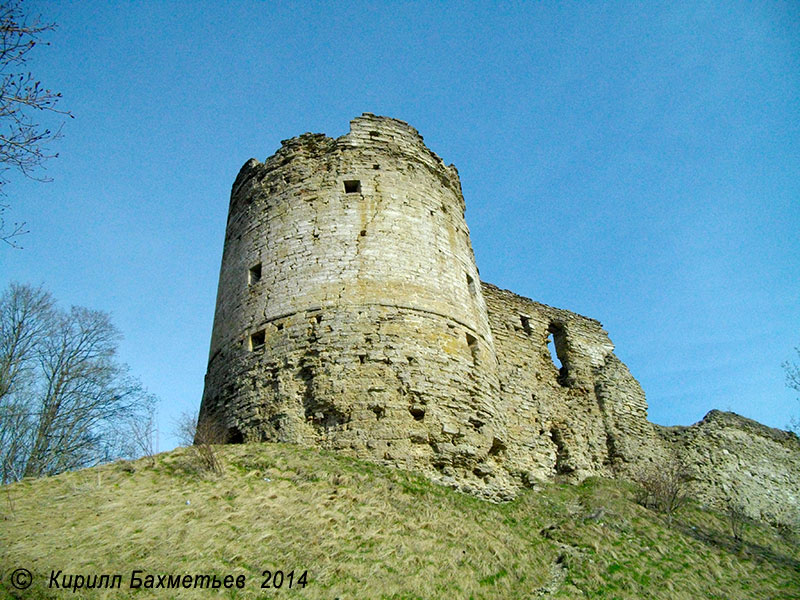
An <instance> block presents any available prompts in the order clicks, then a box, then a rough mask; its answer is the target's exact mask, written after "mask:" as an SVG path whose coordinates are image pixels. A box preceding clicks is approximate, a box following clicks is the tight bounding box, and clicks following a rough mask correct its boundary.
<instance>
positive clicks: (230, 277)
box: [200, 114, 504, 489]
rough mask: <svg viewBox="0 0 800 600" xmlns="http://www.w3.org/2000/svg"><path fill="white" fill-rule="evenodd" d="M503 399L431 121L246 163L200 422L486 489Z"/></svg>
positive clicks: (449, 173)
mask: <svg viewBox="0 0 800 600" xmlns="http://www.w3.org/2000/svg"><path fill="white" fill-rule="evenodd" d="M498 392H499V390H498V379H497V358H496V355H495V349H494V344H493V341H492V335H491V332H490V329H489V324H488V318H487V312H486V305H485V302H484V299H483V297H482V295H481V287H480V281H479V278H478V272H477V268H476V266H475V259H474V256H473V251H472V245H471V243H470V238H469V231H468V229H467V226H466V223H465V221H464V199H463V197H462V194H461V184H460V182H459V178H458V173H457V171H456V169H455V167H453V166H452V165H451V166H449V167H448V166H445V164H444V163H443V162H442V160H441V159H440V158H439V157H438V156H436V155H435V154H434V153H433V152H431V151H430V150H429V149H428V148H427V147H426V146H425V144H424V143H423V140H422V137H421V136H420V135H419V133H418V132H417V131H416V130H415V129H414V128H412V127H410V126H409V125H407V124H406V123H404V122H402V121H397V120H395V119H389V118H385V117H376V116H374V115H371V114H365V115H363V116H361V117H359V118H356V119H354V120H353V121H352V122H351V124H350V132H349V133H348V134H346V135H344V136H342V137H340V138H338V139H332V138H328V137H326V136H325V135H321V134H304V135H301V136H300V137H298V138H293V139H291V140H287V141H284V142H283V145H282V147H281V149H280V150H278V151H277V152H276V153H275V154H274V155H273V156H272V157H270V158H268V159H267V160H266V161H265V162H264V163H259V162H258V161H256V160H255V159H251V160H249V161H248V162H247V163H246V164H245V165H244V166H243V167H242V169H241V171H240V173H239V175H238V176H237V178H236V181H235V183H234V185H233V190H232V192H231V201H230V208H229V213H228V225H227V230H226V235H225V247H224V252H223V257H222V267H221V270H220V280H219V289H218V295H217V306H216V314H215V317H214V329H213V334H212V339H211V350H210V355H209V363H208V371H207V375H206V381H205V392H204V395H203V402H202V406H201V410H200V417H201V420H202V419H212V420H214V421H216V422H217V423H219V424H222V425H223V426H224V427H225V429H226V431H227V432H228V439H229V441H256V440H264V441H285V442H295V443H301V444H304V445H311V446H318V447H324V448H335V449H349V450H351V451H352V452H353V453H355V454H356V455H359V456H370V457H375V458H379V459H381V460H386V461H389V462H392V463H394V464H397V465H399V466H404V467H407V468H411V467H413V468H417V469H421V470H423V471H427V472H428V473H429V474H430V475H432V476H434V477H439V478H443V479H447V478H448V477H456V478H457V479H458V481H459V482H461V483H463V482H466V485H467V486H468V487H469V486H473V485H474V486H475V487H476V488H478V489H480V488H481V487H485V486H486V484H487V483H489V482H490V481H491V480H492V478H493V477H494V476H495V475H493V474H495V473H497V469H495V468H494V467H495V464H494V461H495V456H496V455H497V454H499V453H502V452H503V450H504V442H503V439H502V438H503V436H502V434H501V433H500V432H502V431H503V430H504V427H503V424H502V423H499V422H498V419H500V418H502V417H500V416H498V415H496V414H495V413H496V411H495V409H494V406H495V405H494V402H495V399H496V398H497V397H498V395H499V394H498ZM498 476H499V475H498ZM498 483H499V482H498Z"/></svg>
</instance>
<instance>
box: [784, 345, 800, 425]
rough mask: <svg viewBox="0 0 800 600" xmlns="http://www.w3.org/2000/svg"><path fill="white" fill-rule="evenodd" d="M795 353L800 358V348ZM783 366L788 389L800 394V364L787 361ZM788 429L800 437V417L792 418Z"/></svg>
mask: <svg viewBox="0 0 800 600" xmlns="http://www.w3.org/2000/svg"><path fill="white" fill-rule="evenodd" d="M794 351H795V352H796V353H797V356H798V357H800V346H798V347H796V348H795V349H794ZM781 366H782V367H783V370H784V371H785V372H786V387H789V388H792V389H793V390H795V391H797V392H800V363H797V362H792V361H789V360H787V361H786V362H784V363H783V364H782V365H781ZM788 428H789V431H794V432H795V433H796V434H797V435H800V417H797V416H795V417H792V419H791V421H789V425H788Z"/></svg>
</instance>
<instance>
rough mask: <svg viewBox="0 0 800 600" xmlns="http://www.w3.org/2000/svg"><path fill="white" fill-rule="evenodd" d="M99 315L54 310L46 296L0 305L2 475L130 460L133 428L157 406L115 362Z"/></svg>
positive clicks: (38, 293)
mask: <svg viewBox="0 0 800 600" xmlns="http://www.w3.org/2000/svg"><path fill="white" fill-rule="evenodd" d="M119 337H120V336H119V333H118V331H117V329H116V328H115V327H114V326H113V325H112V323H111V321H110V318H109V316H108V315H107V314H106V313H103V312H101V311H94V310H89V309H86V308H80V307H72V308H71V309H70V310H69V311H62V310H59V309H58V308H56V307H55V305H54V303H53V300H52V298H51V296H50V294H49V293H47V292H46V291H44V290H42V289H33V288H31V287H29V286H25V285H19V284H11V285H10V286H9V288H8V290H6V291H5V292H4V293H3V295H2V297H0V461H1V463H0V475H1V476H2V482H3V483H6V482H9V481H15V480H17V479H20V478H21V477H41V476H44V475H53V474H56V473H61V472H62V471H67V470H70V469H76V468H80V467H85V466H90V465H93V464H97V463H99V462H104V461H108V460H112V459H114V458H119V457H121V456H126V455H129V454H130V448H131V439H132V438H133V435H134V434H133V432H132V431H131V430H130V427H129V424H130V422H131V421H132V420H133V419H134V418H136V417H137V416H138V417H139V418H141V416H142V415H145V416H146V415H147V414H148V411H150V410H151V407H152V406H153V404H154V399H153V397H152V396H150V395H149V394H147V393H146V392H145V391H144V390H143V389H142V386H141V385H140V384H139V382H138V381H136V380H135V379H133V378H131V377H129V376H128V374H127V367H126V366H125V365H123V364H120V363H119V362H118V361H117V360H116V348H117V341H118V339H119Z"/></svg>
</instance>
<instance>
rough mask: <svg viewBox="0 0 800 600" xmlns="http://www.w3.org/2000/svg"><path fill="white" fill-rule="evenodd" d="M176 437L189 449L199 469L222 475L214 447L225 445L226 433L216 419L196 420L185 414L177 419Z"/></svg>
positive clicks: (226, 440)
mask: <svg viewBox="0 0 800 600" xmlns="http://www.w3.org/2000/svg"><path fill="white" fill-rule="evenodd" d="M176 435H177V437H178V439H179V440H180V442H181V444H183V445H185V446H190V447H191V452H192V457H193V459H194V461H195V462H196V464H197V466H198V467H200V469H202V470H203V471H208V472H210V473H214V474H217V475H219V474H220V473H222V464H221V463H220V461H219V458H218V457H217V451H216V448H215V446H217V445H218V444H225V443H227V442H228V433H227V431H226V429H225V427H224V426H223V425H222V424H221V423H220V422H219V421H218V420H217V419H216V418H214V417H208V416H206V417H205V418H202V419H198V418H197V417H194V416H193V415H191V414H189V413H186V412H185V413H183V414H182V415H181V416H180V418H179V419H178V423H177V428H176Z"/></svg>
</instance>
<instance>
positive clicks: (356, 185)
mask: <svg viewBox="0 0 800 600" xmlns="http://www.w3.org/2000/svg"><path fill="white" fill-rule="evenodd" d="M344 193H345V194H360V193H361V181H360V180H358V179H349V180H347V181H345V182H344Z"/></svg>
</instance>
